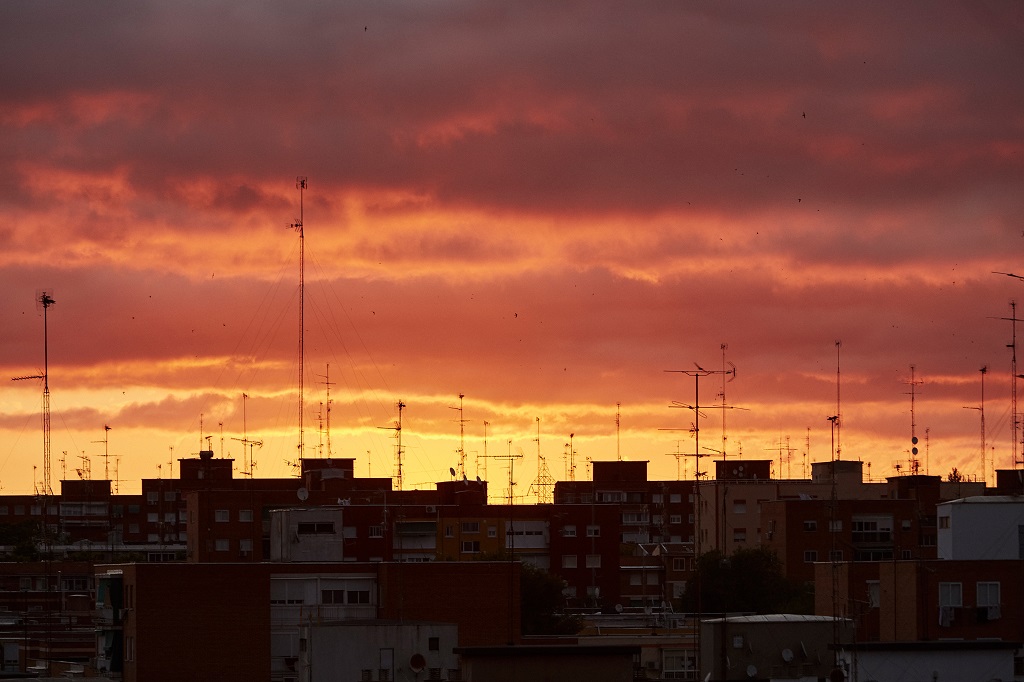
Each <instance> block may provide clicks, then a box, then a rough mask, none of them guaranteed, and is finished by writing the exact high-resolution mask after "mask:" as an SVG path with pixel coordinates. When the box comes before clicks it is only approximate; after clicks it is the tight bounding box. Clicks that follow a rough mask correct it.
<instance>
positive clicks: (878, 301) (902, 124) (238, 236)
mask: <svg viewBox="0 0 1024 682" xmlns="http://www.w3.org/2000/svg"><path fill="white" fill-rule="evenodd" d="M1022 27H1024V15H1022V13H1021V8H1020V7H1019V6H1018V5H1015V4H1011V3H999V2H993V3H975V4H972V5H970V6H964V5H962V4H953V3H939V4H934V3H929V4H924V3H921V4H911V5H900V6H895V7H894V6H890V5H885V4H881V3H879V4H868V5H859V6H856V7H851V6H845V5H841V4H826V5H821V4H815V5H806V6H801V7H800V8H798V9H796V10H794V8H793V7H791V6H790V7H783V6H778V7H775V6H764V5H758V4H753V3H724V4H721V3H720V4H715V5H711V6H678V5H672V4H670V5H658V4H649V5H642V6H630V7H625V6H620V5H617V4H615V3H597V4H587V5H586V6H573V7H568V6H552V5H550V4H549V3H534V2H528V3H517V4H516V5H514V6H504V5H490V6H480V5H478V4H476V3H469V2H465V3H464V2H453V3H447V4H445V5H442V6H434V5H427V4H424V3H413V2H397V3H389V4H386V5H384V4H380V3H370V2H366V3H363V2H356V3H345V4H344V5H342V6H338V5H336V4H334V3H312V4H306V5H304V6H302V7H294V6H276V5H273V4H256V5H247V6H236V5H234V4H231V3H204V4H202V5H196V6H184V7H182V6H169V5H164V4H161V3H142V4H139V3H131V4H128V3H125V4H119V3H114V4H111V5H107V6H104V7H103V8H95V7H90V8H85V7H78V6H67V7H60V8H59V9H58V8H57V6H55V5H46V4H35V3H33V4H30V5H23V4H13V5H6V6H3V7H0V38H2V39H3V42H4V44H5V45H6V46H7V48H8V54H9V55H10V58H9V59H6V60H2V63H0V87H2V92H4V96H3V98H2V100H0V135H2V138H3V139H4V141H5V144H4V151H3V152H2V154H3V162H2V165H0V168H2V173H3V178H4V181H3V182H2V183H0V197H2V200H0V218H2V225H3V227H0V245H2V248H0V284H2V286H3V291H4V296H3V298H2V302H0V325H2V329H3V334H2V335H0V372H2V373H0V377H3V376H4V375H6V377H7V378H12V377H17V376H26V375H34V374H36V373H37V372H39V371H40V370H41V369H42V366H43V320H42V315H41V313H40V311H39V310H38V309H37V308H38V306H37V305H36V303H35V301H36V300H37V299H38V296H39V294H40V292H41V291H44V290H45V291H47V292H49V293H50V294H51V295H52V296H53V299H54V300H55V301H56V302H55V304H54V305H53V306H52V307H51V308H49V311H48V315H49V319H48V321H49V328H48V337H49V379H50V381H49V384H50V389H51V391H52V404H51V408H52V419H51V442H52V446H51V470H52V480H53V481H54V482H56V481H57V480H58V479H59V478H60V477H61V475H62V468H61V467H62V464H61V459H62V458H63V459H64V464H63V467H64V469H65V470H66V471H67V474H68V478H76V477H77V473H76V470H77V469H80V468H82V467H83V466H84V463H83V460H82V459H81V456H82V455H83V454H84V455H85V456H87V457H88V458H89V460H90V461H91V469H92V477H93V478H101V477H103V475H102V473H101V472H102V470H103V468H104V461H103V460H104V458H103V453H104V443H103V440H104V438H105V437H107V438H109V453H110V458H111V461H110V466H111V467H113V466H114V461H115V460H118V459H119V463H118V464H117V467H118V469H117V470H118V478H119V479H120V480H121V482H123V483H124V484H125V485H124V486H121V487H122V491H123V492H124V491H131V490H133V489H134V486H136V485H137V481H138V479H139V478H155V477H157V476H158V475H160V476H166V475H167V473H166V469H167V466H168V462H173V461H174V460H176V459H178V458H181V457H191V456H194V455H195V453H197V452H198V451H199V450H200V448H201V447H211V448H212V449H213V451H214V452H215V454H217V455H218V456H220V455H221V454H223V455H225V456H231V457H234V458H235V460H236V464H237V465H239V467H241V466H242V465H243V463H244V459H245V453H244V452H243V445H242V444H241V442H240V440H238V439H244V438H249V439H256V440H260V441H261V442H262V446H260V447H255V446H254V449H253V455H254V456H255V458H256V460H257V462H258V465H257V467H256V470H255V475H256V476H261V477H262V476H274V477H280V476H288V475H291V473H292V471H293V469H292V467H290V466H289V465H288V464H287V463H286V462H294V461H295V459H296V458H297V456H298V451H297V444H298V438H299V436H298V432H299V417H298V383H299V377H298V365H299V352H298V350H299V341H298V337H299V333H298V332H299V322H298V315H299V287H298V278H299V259H300V246H299V238H298V234H297V233H296V231H295V230H294V229H292V228H290V227H289V225H292V224H294V223H295V222H296V220H297V219H298V218H299V217H300V207H299V200H300V195H299V190H298V189H297V188H296V177H298V176H303V177H308V179H309V180H308V186H307V188H306V189H305V191H304V194H303V206H302V214H301V217H302V222H303V224H304V232H303V234H304V237H305V239H304V245H305V246H304V254H305V269H304V274H305V305H304V315H305V322H306V324H305V329H304V338H305V343H304V348H305V373H304V376H303V384H304V393H305V398H306V409H305V411H304V412H303V441H304V444H305V446H306V448H305V456H307V457H316V456H320V455H323V456H326V454H327V445H326V442H325V439H323V438H322V436H321V435H320V431H319V430H318V422H319V417H318V415H324V416H325V411H326V408H325V407H321V403H324V402H326V399H327V393H326V388H327V387H326V383H327V381H328V379H327V377H328V374H329V377H330V382H331V384H332V385H331V387H330V398H331V400H332V401H333V402H332V405H331V413H330V425H331V429H330V434H331V453H332V454H333V455H334V456H335V457H354V458H356V460H357V462H356V473H357V475H359V476H366V475H372V476H374V477H380V476H391V475H393V474H394V473H395V471H394V470H395V455H394V445H395V439H394V438H393V436H394V435H395V431H394V429H392V428H390V427H392V426H393V424H394V421H395V420H396V419H397V418H398V412H397V410H396V408H395V404H396V403H397V401H399V400H401V401H402V402H403V403H404V404H405V405H406V407H405V409H404V411H403V417H402V418H403V429H402V436H403V446H404V448H405V456H404V458H403V463H404V471H403V474H404V475H403V482H404V486H403V487H405V488H412V487H423V486H432V485H433V483H434V482H436V481H440V480H446V479H448V478H449V477H450V473H449V471H450V469H452V468H458V465H459V461H458V450H459V448H460V424H459V423H458V420H459V419H460V413H459V412H458V410H457V409H456V408H458V407H459V405H460V398H459V396H460V394H461V395H463V396H464V398H463V399H461V403H462V412H461V418H462V419H463V420H464V423H463V424H461V426H462V427H463V428H464V439H465V440H464V442H465V451H466V473H467V475H468V476H470V477H472V476H476V475H482V474H483V472H482V471H481V469H482V468H484V467H486V477H487V478H488V479H489V480H490V481H491V482H492V483H491V490H490V493H491V496H492V499H495V498H497V497H499V496H503V495H504V492H505V489H506V486H507V482H506V480H507V466H508V462H509V461H510V460H509V459H508V457H509V455H517V454H519V452H520V451H521V452H522V454H523V455H524V458H523V459H522V460H515V473H516V476H515V478H516V481H517V485H516V490H515V495H516V497H517V499H522V500H526V501H529V498H528V495H527V491H528V488H529V485H530V483H531V482H532V481H533V479H534V478H535V476H536V452H537V442H536V440H535V438H537V435H538V429H539V437H540V447H541V450H542V453H543V455H544V456H545V458H546V459H547V463H548V467H549V470H550V472H551V474H552V475H553V476H554V477H555V478H559V479H565V478H570V476H569V473H568V471H567V470H566V464H565V459H564V455H565V452H566V446H567V443H569V442H570V434H573V435H572V438H571V440H572V443H573V449H574V450H575V451H576V455H575V461H576V466H577V469H576V474H575V477H576V478H586V466H587V459H588V458H590V459H595V460H596V459H615V458H617V457H620V456H621V457H622V458H623V459H633V460H637V459H642V460H648V461H650V462H651V464H650V465H649V472H650V473H649V476H650V477H651V478H652V479H653V478H663V479H675V478H676V472H677V468H676V460H675V458H674V457H673V456H672V453H675V452H680V453H683V454H690V455H692V454H693V451H694V448H696V447H698V444H697V443H696V442H695V440H694V438H693V437H692V435H691V433H688V430H689V429H690V428H691V426H692V424H693V421H694V417H693V413H692V411H691V410H688V409H686V407H685V406H686V405H692V404H693V402H694V393H695V385H694V384H695V382H694V378H693V377H692V376H690V375H687V374H681V373H679V371H680V370H685V371H692V370H694V369H695V368H696V365H700V367H703V368H705V369H706V370H710V371H712V372H713V373H712V374H709V375H708V376H706V377H704V378H702V379H700V381H699V397H698V398H697V399H698V400H699V403H700V406H701V407H702V408H703V414H704V415H705V416H703V417H700V432H699V433H700V443H699V446H700V448H701V454H703V455H707V456H709V457H711V456H716V457H717V454H716V451H720V450H726V451H727V455H728V456H729V457H739V456H742V457H744V458H748V459H772V460H774V461H775V463H776V464H775V471H776V475H777V476H779V477H788V476H793V477H797V476H798V475H802V474H803V464H804V462H803V456H804V453H805V451H807V450H808V449H809V457H808V462H807V463H808V465H809V463H810V462H811V461H822V460H827V459H829V458H830V457H831V455H832V451H833V449H834V448H833V442H832V436H833V433H832V431H831V427H832V423H831V422H830V421H829V417H830V416H835V415H836V413H837V412H841V414H842V420H841V429H840V431H839V434H838V436H839V444H840V446H841V456H842V458H843V459H862V460H864V461H866V462H870V464H871V475H872V477H873V478H882V477H884V476H888V475H894V474H896V473H897V469H896V466H895V465H896V464H897V463H899V464H900V471H901V472H903V471H906V469H907V468H908V467H909V466H910V459H911V454H910V448H911V447H912V444H911V432H912V430H913V431H914V434H915V435H916V436H917V437H918V438H919V441H920V442H919V443H918V446H917V447H918V448H919V450H920V452H919V455H918V459H919V461H920V464H921V468H922V470H926V471H928V472H929V473H931V474H936V475H942V476H946V475H947V474H948V473H949V472H950V471H951V469H952V468H953V467H956V468H957V469H958V470H960V471H961V472H963V473H964V474H965V475H968V476H977V477H979V478H982V477H984V478H986V479H991V471H992V469H993V468H1000V469H1005V468H1013V467H1015V466H1020V465H1019V464H1018V463H1015V462H1014V456H1013V453H1014V452H1015V451H1016V453H1017V459H1018V460H1019V459H1020V457H1021V447H1020V445H1019V444H1018V445H1016V446H1014V445H1013V440H1014V439H1013V438H1012V434H1013V432H1014V430H1013V422H1014V419H1013V416H1012V415H1011V412H1012V410H1011V402H1012V398H1011V386H1012V381H1011V375H1012V373H1013V370H1012V369H1011V367H1012V364H1011V350H1012V349H1010V348H1008V347H1007V346H1008V344H1011V343H1012V341H1013V333H1014V330H1013V328H1012V325H1011V323H1010V322H1009V321H1007V320H1006V319H1004V318H1010V317H1011V316H1012V313H1011V310H1012V309H1011V307H1010V302H1011V301H1013V300H1018V301H1019V300H1020V296H1021V294H1022V293H1024V282H1022V281H1020V280H1019V279H1017V278H1015V277H1007V276H1006V275H1005V274H998V273H1016V274H1024V265H1022V259H1021V256H1022V255H1024V249H1022V247H1024V223H1022V222H1021V215H1022V211H1021V209H1022V198H1021V193H1020V187H1021V186H1024V184H1022V180H1024V155H1022V151H1024V148H1022V147H1024V145H1022V142H1021V140H1022V139H1024V134H1022V133H1024V130H1022V127H1024V125H1022V120H1021V117H1020V113H1019V112H1020V111H1021V103H1022V100H1024V85H1022V84H1021V82H1020V79H1019V77H1018V73H1019V63H1020V57H1021V50H1020V44H1021V41H1020V38H1021V37H1022V33H1024V31H1022ZM1022 312H1024V311H1017V313H1016V315H1017V317H1019V318H1024V314H1022ZM1018 331H1020V330H1018ZM837 341H841V344H842V345H841V347H838V348H837V346H836V342H837ZM1018 343H1020V342H1019V341H1018ZM911 366H913V367H914V370H913V374H912V371H911ZM733 367H735V368H736V372H735V375H734V376H733V375H731V374H730V375H728V376H723V374H722V372H723V371H731V369H732V368H733ZM982 367H986V368H987V371H986V373H985V375H984V381H985V384H984V392H985V398H984V404H985V423H986V429H985V435H984V439H985V444H986V445H985V447H986V453H985V454H986V459H987V464H986V465H985V471H982V466H981V459H982V452H981V441H982V434H981V429H980V414H979V413H980V410H979V408H980V407H981V402H982V398H981V392H982V391H981V387H982V373H981V372H980V369H981V368H982ZM328 368H329V369H328ZM837 370H839V372H838V376H837ZM1017 372H1018V373H1020V370H1019V369H1018V370H1017ZM723 379H731V380H729V381H727V382H723ZM41 388H42V387H41V385H40V384H39V382H37V381H20V382H9V381H7V380H6V379H4V381H3V382H0V488H2V490H3V492H5V493H8V494H10V493H16V492H22V491H24V492H28V491H30V490H31V489H32V487H33V476H35V477H36V479H37V480H41V478H42V474H41V473H39V472H36V473H35V474H33V470H32V467H33V466H36V467H39V466H41V465H42V435H41V429H40V418H39V416H40V395H41ZM723 388H724V390H725V393H726V396H725V398H726V404H727V408H728V409H726V410H724V413H725V420H726V424H725V432H726V434H727V440H725V443H724V445H723V425H722V414H723V410H721V409H719V408H720V406H721V396H720V392H722V390H723ZM912 390H913V400H914V415H913V419H912V416H911V391H912ZM243 394H245V395H246V396H247V398H245V399H244V400H243V397H242V396H243ZM675 403H678V404H680V405H682V406H683V408H682V409H675V408H673V404H675ZM243 405H244V408H243ZM243 409H244V413H245V415H244V420H243ZM1018 412H1019V410H1018ZM537 420H539V422H538V421H537ZM485 421H486V422H487V438H486V443H487V445H486V448H487V457H486V458H484V457H483V455H484V443H485V439H484V422H485ZM243 422H244V423H243ZM201 424H202V426H201ZM108 426H109V427H110V428H109V430H107V429H106V428H105V427H108ZM673 430H674V431H673ZM222 433H223V446H222V445H221V434H222ZM1018 435H1019V434H1018ZM205 436H210V439H209V440H206V438H205ZM787 441H788V447H789V448H791V449H792V457H791V461H790V462H789V463H788V465H787V464H786V463H785V462H783V463H780V452H782V451H783V450H784V449H785V448H786V447H787ZM322 442H323V447H322V448H320V444H321V443H322ZM206 443H208V445H206ZM808 443H809V448H808ZM65 453H66V454H65ZM704 462H705V463H706V462H708V460H706V459H705V460H704ZM684 464H685V468H682V467H681V469H680V471H681V472H682V474H683V477H684V478H690V477H692V475H693V464H692V457H690V458H687V459H686V460H685V462H684ZM158 465H160V467H161V468H160V469H159V470H158V468H157V466H158ZM172 468H173V469H174V470H175V471H176V469H177V467H176V464H175V465H173V467H172ZM710 468H711V467H710V466H709V465H708V466H705V464H702V469H703V470H705V471H707V470H709V469H710ZM236 475H242V474H241V472H239V473H237V474H236ZM55 492H57V491H56V490H55Z"/></svg>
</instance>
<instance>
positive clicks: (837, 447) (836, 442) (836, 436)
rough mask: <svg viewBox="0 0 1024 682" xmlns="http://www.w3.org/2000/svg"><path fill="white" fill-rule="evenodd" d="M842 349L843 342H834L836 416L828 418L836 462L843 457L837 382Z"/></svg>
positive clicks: (841, 411)
mask: <svg viewBox="0 0 1024 682" xmlns="http://www.w3.org/2000/svg"><path fill="white" fill-rule="evenodd" d="M842 347H843V342H842V341H839V340H838V339H837V340H836V414H835V417H834V418H832V417H829V419H831V420H832V439H833V445H832V450H833V453H834V456H835V458H836V459H837V460H838V459H842V458H843V455H842V452H843V447H842V445H841V443H842V439H841V438H840V436H841V433H840V432H841V429H842V423H843V419H842V414H843V410H842V400H840V394H839V386H840V381H839V379H840V373H839V351H840V349H842ZM832 469H833V470H834V469H835V465H834V464H833V465H832Z"/></svg>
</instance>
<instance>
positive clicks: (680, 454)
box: [666, 440, 689, 481]
mask: <svg viewBox="0 0 1024 682" xmlns="http://www.w3.org/2000/svg"><path fill="white" fill-rule="evenodd" d="M682 442H683V441H681V440H677V441H676V451H675V452H668V453H666V454H667V455H668V456H669V457H675V458H676V480H677V481H681V480H683V479H682V473H681V472H680V470H679V465H680V460H682V459H683V457H688V456H689V455H684V454H683V452H682V450H680V447H681V445H682Z"/></svg>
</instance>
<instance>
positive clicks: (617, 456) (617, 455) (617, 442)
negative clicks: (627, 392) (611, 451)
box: [615, 403, 622, 462]
mask: <svg viewBox="0 0 1024 682" xmlns="http://www.w3.org/2000/svg"><path fill="white" fill-rule="evenodd" d="M620 407H622V403H615V459H617V460H618V461H620V462H621V461H622V452H621V451H620V450H619V445H620V443H621V441H620V439H619V408H620Z"/></svg>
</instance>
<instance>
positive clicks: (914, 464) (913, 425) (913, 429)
mask: <svg viewBox="0 0 1024 682" xmlns="http://www.w3.org/2000/svg"><path fill="white" fill-rule="evenodd" d="M914 370H915V367H914V366H913V365H911V366H910V381H907V382H904V383H907V384H910V444H911V448H910V455H911V456H910V473H911V474H914V475H916V474H917V473H918V471H919V469H920V464H919V463H918V461H917V453H918V449H917V442H918V441H917V422H916V418H915V413H914V399H915V397H916V393H917V387H918V386H920V385H921V384H923V383H924V382H923V381H921V380H920V379H915V378H914Z"/></svg>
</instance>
